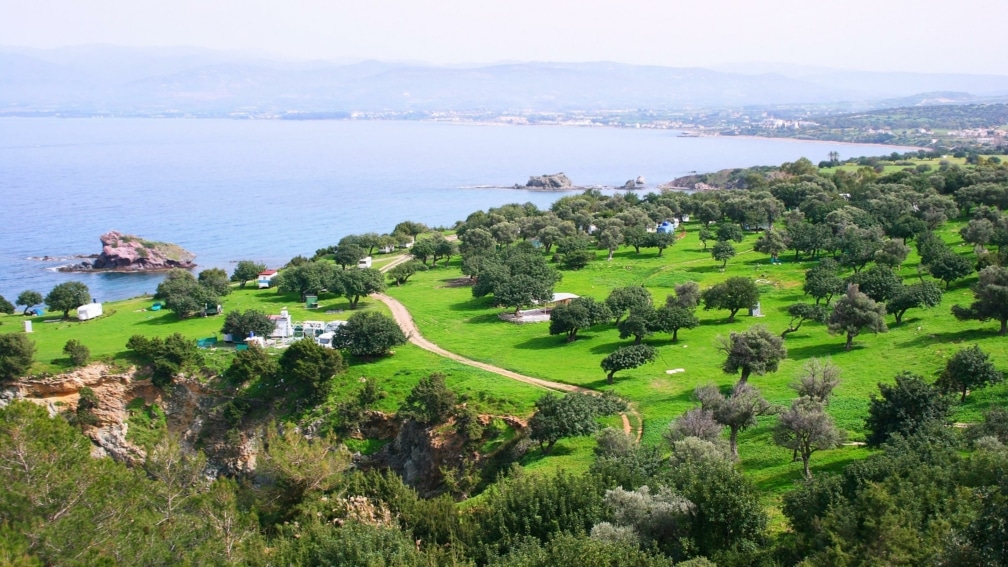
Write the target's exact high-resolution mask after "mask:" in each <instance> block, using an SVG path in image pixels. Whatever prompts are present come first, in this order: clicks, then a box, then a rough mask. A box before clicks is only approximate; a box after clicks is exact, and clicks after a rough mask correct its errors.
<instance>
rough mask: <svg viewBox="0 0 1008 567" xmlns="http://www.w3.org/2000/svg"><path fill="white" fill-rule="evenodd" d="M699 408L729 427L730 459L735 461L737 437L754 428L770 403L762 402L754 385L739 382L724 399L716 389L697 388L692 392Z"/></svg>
mask: <svg viewBox="0 0 1008 567" xmlns="http://www.w3.org/2000/svg"><path fill="white" fill-rule="evenodd" d="M695 394H696V397H697V399H698V400H700V406H701V407H702V408H703V409H704V410H707V411H710V412H711V413H712V414H713V415H714V420H715V421H717V422H718V423H720V424H721V425H723V426H725V427H727V428H728V446H729V448H730V449H731V455H732V458H733V459H735V460H738V434H739V432H740V431H744V430H745V429H747V428H749V427H751V426H753V425H756V418H757V417H759V416H761V415H767V414H769V413H772V412H773V407H772V406H771V405H770V402H767V401H766V400H765V399H763V396H762V395H761V394H760V392H759V390H758V389H756V388H755V387H754V386H753V385H751V384H747V383H745V382H739V383H738V384H736V385H735V387H734V388H732V391H731V393H730V394H729V395H727V396H725V395H724V394H722V393H721V391H720V390H718V387H717V386H714V385H708V386H698V387H697V389H696V391H695Z"/></svg>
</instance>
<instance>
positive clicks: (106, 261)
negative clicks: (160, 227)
mask: <svg viewBox="0 0 1008 567" xmlns="http://www.w3.org/2000/svg"><path fill="white" fill-rule="evenodd" d="M101 243H102V251H101V254H99V255H98V256H97V257H96V258H95V259H94V260H92V261H84V262H81V263H79V264H74V265H71V266H64V267H62V268H60V271H64V272H87V271H92V270H102V271H116V272H150V271H159V270H170V269H173V268H183V269H190V268H193V267H195V266H196V264H194V263H193V260H194V259H195V258H196V255H195V254H193V253H192V252H189V251H188V250H186V249H184V248H182V247H181V246H178V245H177V244H170V243H167V242H154V241H151V240H145V239H143V238H140V237H139V236H134V235H132V234H122V233H120V232H116V231H112V232H109V233H106V234H103V235H102V236H101Z"/></svg>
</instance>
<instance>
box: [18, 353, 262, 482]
mask: <svg viewBox="0 0 1008 567" xmlns="http://www.w3.org/2000/svg"><path fill="white" fill-rule="evenodd" d="M85 387H87V388H90V389H91V390H92V392H93V393H94V397H95V406H94V408H93V409H92V410H91V414H92V416H93V422H92V423H90V424H88V425H86V426H84V427H83V428H82V429H83V432H84V434H85V435H86V436H88V437H89V438H90V439H91V441H92V442H93V443H94V446H93V447H92V451H91V453H92V455H93V456H95V457H111V458H113V459H115V460H117V461H120V462H123V463H126V464H129V465H139V464H143V462H144V460H145V459H146V457H147V452H146V451H145V449H144V448H143V447H141V446H139V445H138V444H137V443H135V442H133V441H132V440H131V438H132V437H133V436H131V435H130V434H129V428H130V423H129V417H130V412H131V411H137V410H131V409H129V408H128V407H127V406H129V404H130V402H132V401H134V400H137V399H142V400H143V402H144V405H147V406H150V405H156V406H159V407H160V408H162V409H163V410H164V413H165V417H166V419H167V423H166V425H167V429H168V431H169V432H170V433H171V434H173V435H177V436H178V437H179V439H180V441H181V442H182V445H183V446H184V447H186V448H187V449H190V450H193V449H195V448H196V446H197V445H199V446H200V448H201V449H202V450H203V452H204V453H205V454H206V456H207V460H208V470H207V473H208V474H212V475H216V474H228V475H236V474H246V473H250V472H252V471H254V470H255V466H256V452H257V450H258V445H257V443H258V440H257V439H256V437H255V435H254V434H250V433H249V432H238V434H237V435H234V436H230V437H229V436H227V431H226V428H221V427H220V426H219V425H220V424H218V423H216V421H219V420H216V419H215V417H214V416H213V412H212V408H213V407H214V405H216V404H218V403H220V401H221V396H220V393H219V392H216V391H214V390H213V389H212V388H209V387H207V386H206V385H205V384H203V383H202V382H201V381H200V380H199V379H198V378H194V377H186V376H178V377H176V379H175V381H174V384H173V385H172V386H171V387H170V388H168V389H167V390H162V389H160V388H157V387H155V386H154V385H153V384H152V383H151V381H150V380H149V379H144V380H140V379H138V378H137V376H136V372H135V370H134V369H130V370H127V371H123V372H117V371H115V370H113V369H111V368H109V367H108V366H107V365H105V364H92V365H90V366H87V367H85V368H81V369H78V370H75V371H73V372H70V373H67V374H61V375H58V376H53V377H50V378H47V379H44V380H30V379H25V380H20V381H17V382H14V383H13V384H10V385H8V386H7V387H5V388H3V389H0V408H2V407H4V406H6V405H7V404H8V403H9V402H10V401H11V400H15V399H21V400H27V401H30V402H33V403H36V404H38V405H41V406H43V407H46V408H47V409H48V410H49V414H50V415H56V414H58V413H70V414H72V413H74V412H75V411H76V409H77V405H78V403H79V402H80V391H81V389H82V388H85Z"/></svg>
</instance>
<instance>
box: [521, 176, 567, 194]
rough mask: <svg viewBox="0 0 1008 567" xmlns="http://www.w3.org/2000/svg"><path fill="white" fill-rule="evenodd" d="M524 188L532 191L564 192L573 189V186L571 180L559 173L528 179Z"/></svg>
mask: <svg viewBox="0 0 1008 567" xmlns="http://www.w3.org/2000/svg"><path fill="white" fill-rule="evenodd" d="M525 187H526V188H533V189H543V190H546V191H564V190H567V189H573V188H574V184H573V183H571V180H570V179H569V178H568V177H567V176H566V175H564V174H563V172H561V173H549V174H546V175H533V176H531V177H529V180H528V183H526V184H525Z"/></svg>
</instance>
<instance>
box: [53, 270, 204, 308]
mask: <svg viewBox="0 0 1008 567" xmlns="http://www.w3.org/2000/svg"><path fill="white" fill-rule="evenodd" d="M185 273H187V274H188V273H189V272H185ZM189 275H190V277H192V274H189ZM194 279H195V278H194ZM45 303H46V306H48V307H49V310H50V311H62V312H63V318H64V319H66V318H67V317H69V316H70V311H71V310H73V309H77V308H78V307H80V306H81V305H85V304H87V303H91V292H90V291H89V290H88V287H87V286H86V285H84V284H83V283H81V282H63V283H61V284H57V285H56V287H54V288H52V291H50V292H49V294H48V295H46V296H45Z"/></svg>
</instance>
